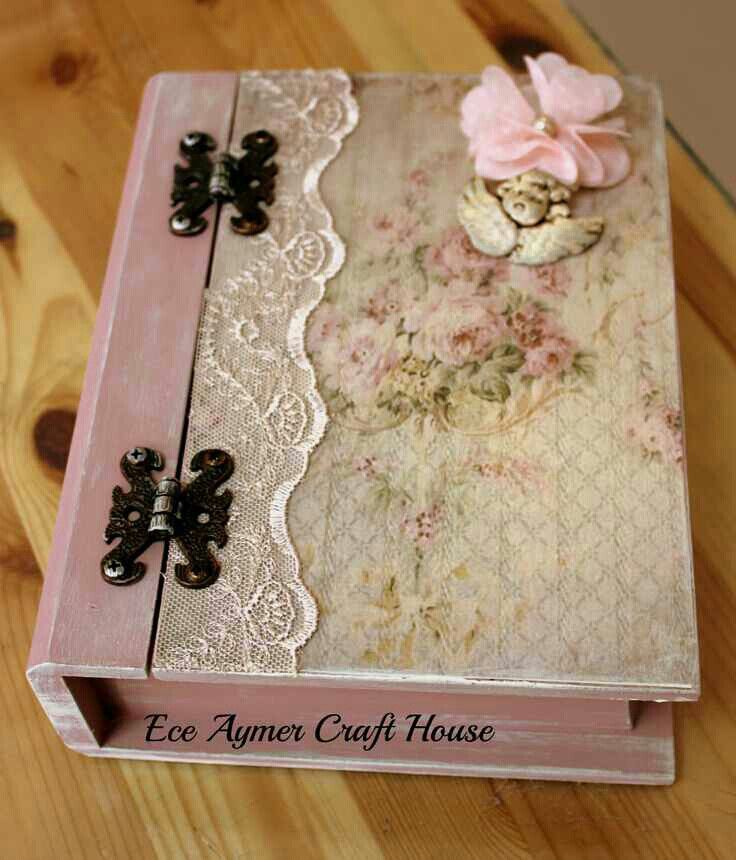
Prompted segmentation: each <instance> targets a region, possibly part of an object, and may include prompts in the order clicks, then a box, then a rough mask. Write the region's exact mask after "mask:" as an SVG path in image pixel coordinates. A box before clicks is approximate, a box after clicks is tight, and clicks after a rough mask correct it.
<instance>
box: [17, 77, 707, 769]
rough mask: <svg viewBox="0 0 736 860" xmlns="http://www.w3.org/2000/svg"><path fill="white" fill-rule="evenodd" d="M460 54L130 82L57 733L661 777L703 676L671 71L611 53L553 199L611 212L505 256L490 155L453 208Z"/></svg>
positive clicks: (83, 409) (58, 606)
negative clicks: (389, 66) (447, 69)
mask: <svg viewBox="0 0 736 860" xmlns="http://www.w3.org/2000/svg"><path fill="white" fill-rule="evenodd" d="M476 84H477V78H474V77H473V78H471V77H469V76H439V75H417V76H408V75H389V76H378V75H355V76H351V77H349V76H347V75H345V74H344V73H342V72H339V71H331V72H329V71H328V72H264V73H253V72H247V73H243V74H242V75H236V74H229V73H228V74H164V75H159V76H157V77H156V78H154V79H152V81H151V82H150V83H149V84H148V86H147V88H146V92H145V96H144V100H143V106H142V110H141V117H140V122H139V126H138V130H137V133H136V137H135V142H134V146H133V152H132V156H131V162H130V168H129V171H128V176H127V179H126V182H125V188H124V192H123V200H122V206H121V210H120V217H119V220H118V225H117V229H116V232H115V237H114V241H113V246H112V251H111V256H110V263H109V267H108V271H107V276H106V280H105V286H104V291H103V295H102V301H101V306H100V310H99V316H98V321H97V326H96V330H95V336H94V342H93V346H92V351H91V355H90V360H89V366H88V370H87V378H86V382H85V387H84V392H83V395H82V401H81V405H80V409H79V414H78V419H77V426H76V429H75V434H74V440H73V445H72V450H71V454H70V459H69V465H68V469H67V474H66V479H65V482H64V489H63V493H62V499H61V505H60V510H59V516H58V522H57V526H56V532H55V536H54V543H53V549H52V553H51V557H50V560H49V565H48V574H47V579H46V584H45V588H44V592H43V597H42V601H41V606H40V611H39V619H38V626H37V629H36V634H35V638H34V641H33V647H32V652H31V656H30V663H29V669H28V677H29V680H30V682H31V684H32V686H33V688H34V690H35V692H36V694H37V696H38V698H39V700H40V702H41V703H42V705H43V707H44V709H45V710H46V713H47V714H48V716H49V718H50V720H51V721H52V722H53V724H54V726H55V727H56V729H57V731H58V732H59V734H60V735H61V737H62V739H63V740H64V742H65V743H67V744H68V745H69V746H70V747H72V748H74V749H76V750H79V751H80V752H84V753H87V754H91V755H99V756H120V757H140V758H165V759H171V760H186V761H210V762H213V761H219V762H223V763H229V764H276V765H287V766H305V767H329V768H344V769H358V770H363V769H366V770H369V769H375V770H389V771H408V772H437V773H454V774H468V775H477V776H515V777H535V778H549V779H579V780H591V781H604V782H605V781H609V782H640V783H667V782H671V781H672V779H673V778H674V752H673V737H672V719H671V707H672V705H671V702H672V701H678V700H692V699H695V698H697V696H698V692H699V677H698V658H697V635H696V628H695V616H694V596H693V586H692V572H691V548H690V536H689V526H688V511H687V489H686V480H685V469H684V446H683V438H682V428H681V419H680V409H681V394H680V378H679V369H678V354H677V333H676V323H675V316H674V288H673V274H672V263H671V250H670V233H669V202H668V192H667V177H666V164H665V153H664V137H663V120H662V112H661V106H660V100H659V96H658V94H657V91H656V88H655V87H654V86H653V85H651V84H649V83H647V82H643V81H641V80H639V79H635V78H630V79H626V80H624V81H622V82H621V85H622V87H623V101H622V103H621V106H620V107H619V109H618V113H619V114H620V115H621V116H622V117H623V118H624V119H625V122H626V125H627V128H628V132H629V134H630V137H629V138H628V139H627V140H626V141H625V147H626V152H627V153H628V155H629V157H630V160H631V165H630V171H629V172H628V175H627V176H626V178H624V179H623V181H620V182H617V184H614V185H611V187H600V188H595V189H593V190H579V191H576V193H575V195H574V199H573V200H572V201H571V205H572V209H573V211H574V213H575V214H577V215H584V216H586V217H588V222H586V223H590V221H591V219H592V220H595V217H597V216H602V217H603V218H604V219H605V226H604V228H603V232H602V235H600V238H599V240H598V241H596V242H595V243H594V244H593V246H592V247H590V248H588V249H587V250H584V251H583V252H582V253H574V255H572V256H568V257H567V258H566V259H563V260H560V261H556V262H547V263H544V264H543V265H528V264H527V263H529V262H530V261H529V260H526V261H522V262H518V260H519V259H520V258H519V256H518V255H519V253H520V251H519V249H521V253H522V254H523V252H524V248H526V253H527V254H530V253H531V251H530V250H529V249H530V248H533V247H536V246H535V245H533V242H532V239H531V238H529V239H528V240H525V241H526V244H524V243H523V242H522V241H521V240H519V244H518V245H517V250H515V251H514V252H513V253H512V254H511V256H510V257H509V256H508V255H506V256H504V255H489V254H487V253H481V252H480V251H479V250H478V246H477V243H476V239H477V236H475V235H474V233H473V229H475V228H474V226H473V225H476V227H478V230H480V229H481V227H482V228H483V229H484V230H486V232H487V231H488V230H490V229H492V230H495V231H496V232H495V233H493V235H494V236H497V235H499V234H498V230H503V229H506V228H507V227H509V225H511V221H508V223H507V222H504V223H503V224H502V225H501V226H500V227H499V223H500V222H499V223H496V222H494V224H495V226H493V227H492V228H490V227H488V224H487V223H486V222H485V221H483V217H484V214H483V213H487V212H490V211H491V209H492V210H493V212H496V211H497V212H499V213H500V212H501V203H500V202H496V199H494V200H491V199H490V198H491V197H492V196H493V194H492V191H489V189H491V186H490V185H488V184H483V185H482V186H478V185H475V186H473V185H472V183H471V185H469V186H467V187H468V189H470V190H469V191H467V192H466V195H467V194H470V195H471V197H472V199H471V200H470V203H468V202H467V200H468V198H467V196H466V203H465V204H461V206H460V210H458V199H459V198H460V197H461V194H462V192H463V188H464V187H466V183H467V182H468V180H470V179H471V177H472V176H473V164H472V162H471V160H470V159H469V158H468V145H467V141H466V139H465V137H464V135H463V132H462V131H461V128H460V124H459V110H460V105H461V103H462V102H463V99H464V98H465V97H466V95H467V93H468V91H469V90H470V89H471V88H472V87H474V86H475V85H476ZM510 98H516V96H515V94H511V96H510ZM533 128H535V129H541V131H542V132H543V133H544V134H545V135H547V136H548V137H549V139H550V140H552V141H563V142H564V139H563V137H562V134H563V133H566V132H565V129H564V128H563V129H562V130H559V129H557V128H556V126H554V124H553V123H552V122H551V120H549V118H548V117H546V116H542V117H541V118H538V119H537V120H535V124H534V126H533ZM195 131H196V132H197V133H194V132H195ZM466 131H467V129H466ZM525 133H526V132H525ZM208 135H209V137H208ZM580 135H581V137H582V138H583V144H582V145H583V146H584V147H585V150H583V149H581V150H580V151H579V153H578V155H579V161H580V164H581V167H580V170H581V177H582V175H583V170H584V169H587V170H588V172H589V173H590V171H592V170H593V167H594V166H595V163H594V162H590V163H589V164H588V165H587V168H585V164H584V159H585V158H593V159H594V158H595V157H596V155H595V154H596V152H598V150H596V149H595V146H594V145H593V143H592V142H591V141H592V139H593V135H594V132H591V133H590V135H591V136H590V137H589V138H585V137H584V134H583V133H582V132H581V133H580ZM247 136H249V137H247ZM612 137H613V132H611V133H610V134H606V133H605V132H603V133H601V137H600V142H601V144H602V146H603V149H601V150H600V153H602V155H601V158H602V160H604V161H605V158H607V157H608V154H610V153H606V152H604V151H603V150H605V149H606V147H607V146H609V145H610V152H613V144H612V143H611V138H612ZM535 140H536V138H535ZM585 140H587V141H588V143H589V144H590V147H589V152H588V151H587V150H588V147H587V145H586V144H585ZM595 143H596V145H598V141H595ZM276 146H277V147H278V149H277V151H276V152H275V155H273V149H274V148H275V147H276ZM552 146H553V144H550V147H552ZM527 149H529V148H527ZM223 151H229V152H230V153H231V155H230V156H227V155H226V156H221V155H220V156H218V155H217V153H219V152H223ZM534 151H536V150H534ZM550 151H552V150H550ZM590 152H592V153H593V155H592V156H591V155H590ZM272 156H273V157H272ZM604 156H605V158H604ZM524 157H525V158H526V156H524ZM576 157H577V156H576ZM522 160H523V159H522ZM274 162H275V164H276V165H277V167H278V173H277V174H276V175H275V177H274V175H273V174H274V171H273V170H272V169H271V167H270V165H271V164H273V163H274ZM177 163H178V164H179V165H180V166H179V168H178V171H177V183H176V188H175V207H174V209H172V208H171V203H170V193H171V187H172V176H173V168H174V164H177ZM591 165H593V166H591ZM524 169H526V167H525V168H524ZM509 175H511V174H509ZM571 184H574V183H571ZM581 184H585V183H581ZM593 184H595V183H593ZM598 184H599V185H604V184H608V183H603V182H600V183H598ZM555 188H558V190H559V186H556V185H554V184H553V183H550V184H549V186H544V188H541V192H540V193H542V194H543V195H544V194H546V193H547V191H549V194H548V195H547V197H545V199H544V201H543V202H544V203H545V205H547V204H549V205H554V204H555V200H557V201H559V199H560V198H559V197H558V198H555V196H554V195H555V193H556V192H555ZM473 189H474V190H473ZM533 193H536V191H534V190H533ZM565 194H566V195H567V196H569V193H568V192H565ZM472 195H476V196H475V197H473V196H472ZM477 195H480V198H482V199H479V198H478V196H477ZM484 195H486V196H485V197H484ZM486 197H487V198H488V199H486ZM548 198H549V199H548ZM565 199H567V197H565ZM213 201H214V202H213ZM504 202H505V201H504ZM563 205H565V204H564V202H563ZM463 206H465V208H463ZM484 206H485V207H488V206H490V207H491V209H484V208H483V207H484ZM468 207H470V208H468ZM473 207H475V208H473ZM493 207H495V209H493ZM458 212H460V220H462V221H463V223H464V224H465V226H466V227H467V228H468V229H467V232H466V230H465V229H464V228H463V226H461V224H460V221H459V220H458V218H459V215H458ZM478 212H480V215H478ZM264 213H265V214H264ZM463 213H464V214H463ZM468 213H470V214H468ZM512 214H513V213H512ZM557 214H559V213H557ZM562 215H563V216H564V215H566V213H562ZM504 217H505V216H504ZM474 218H475V219H476V220H475V221H474V220H473V219H474ZM463 219H464V220H463ZM478 219H480V220H478ZM266 220H268V224H267V225H266ZM471 222H472V223H471ZM544 223H546V222H544ZM550 223H552V224H554V223H558V222H556V221H554V219H553V221H550ZM572 223H573V222H572V221H565V222H564V224H566V225H569V224H572ZM580 223H582V222H580ZM478 224H480V226H478ZM484 225H485V226H484ZM264 227H265V229H263V228H264ZM512 227H513V225H512ZM516 229H517V228H516V227H513V230H516ZM525 229H526V228H524V227H523V226H522V227H519V230H522V231H523V230H525ZM596 230H598V232H600V227H597V228H596ZM484 235H485V234H484ZM519 235H521V233H520V234H519ZM528 235H529V236H530V237H531V236H532V234H528ZM535 235H536V234H535ZM538 235H542V234H541V233H539V234H538ZM545 235H546V234H545ZM514 236H516V234H515V233H514ZM469 237H470V238H473V241H472V242H471V241H470V238H469ZM595 238H596V239H598V235H597V234H596V236H595ZM545 241H546V240H545ZM547 247H548V245H545V248H547ZM576 250H580V248H576ZM545 253H546V252H545ZM532 262H533V261H532ZM537 262H538V261H537ZM155 452H158V454H157V453H155ZM200 452H204V453H200ZM121 457H122V461H121ZM164 463H165V466H164ZM121 465H122V469H123V472H124V473H125V476H126V477H123V476H122V475H121V473H120V470H121ZM163 475H169V476H172V477H175V478H176V479H177V480H172V481H163V480H161V478H162V476H163ZM179 481H180V482H181V483H179ZM129 483H130V485H131V486H130V487H129V486H128V484H129ZM116 485H122V488H123V489H122V490H119V491H117V493H116V496H115V500H114V506H113V507H114V510H113V512H112V516H111V513H110V507H111V493H112V492H113V488H114V487H115V486H116ZM223 493H224V494H225V495H224V496H223V495H222V494H223ZM106 528H107V529H108V532H107V536H108V539H110V540H112V541H113V542H115V541H117V540H118V539H119V538H120V539H121V540H120V541H119V543H114V544H113V546H112V548H111V547H110V546H108V545H106V544H105V543H104V541H103V535H104V534H105V530H106ZM169 534H170V535H171V539H170V540H168V541H164V540H161V539H160V538H162V537H165V536H166V535H169ZM225 541H226V542H225ZM141 549H143V552H142V554H140V555H139V557H137V553H138V550H141ZM164 714H165V715H166V716H165V717H164V716H158V717H156V716H152V715H164ZM229 714H232V715H234V716H233V717H232V719H231V720H230V721H229V724H227V725H226V723H227V715H229ZM218 715H220V716H218ZM223 715H224V716H223ZM336 715H337V716H336ZM343 724H344V726H348V727H353V728H352V729H351V728H348V729H345V728H343ZM471 724H472V725H475V726H477V732H476V733H475V734H473V733H472V732H470V735H473V737H470V736H469V734H468V730H467V727H468V726H469V725H471ZM176 725H178V726H180V727H182V729H180V730H176V728H174V727H175V726H176ZM186 726H193V727H194V728H193V729H189V730H186V731H184V727H186ZM218 726H219V727H221V731H219V732H217V731H215V730H216V728H217V727H218ZM271 726H273V727H274V728H273V729H270V728H269V727H271ZM280 726H285V727H286V728H284V729H279V727H280ZM358 726H369V727H377V728H373V729H365V730H359V729H357V728H356V727H358ZM460 726H464V727H466V728H465V729H463V730H461V729H459V728H458V727H460ZM490 726H492V730H491V729H486V731H485V732H483V727H490ZM238 727H240V733H238ZM247 727H251V728H250V729H248V728H247ZM258 727H264V728H258ZM439 727H444V728H445V730H444V731H443V730H441V728H439ZM450 727H455V728H454V729H453V731H452V732H450V731H448V729H449V728H450ZM300 729H301V731H300Z"/></svg>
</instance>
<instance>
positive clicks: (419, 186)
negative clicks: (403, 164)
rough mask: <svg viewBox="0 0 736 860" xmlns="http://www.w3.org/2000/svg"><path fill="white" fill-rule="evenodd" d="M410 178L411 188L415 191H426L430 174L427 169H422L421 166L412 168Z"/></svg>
mask: <svg viewBox="0 0 736 860" xmlns="http://www.w3.org/2000/svg"><path fill="white" fill-rule="evenodd" d="M408 179H409V188H410V189H411V190H412V191H414V192H415V193H417V192H422V191H424V189H425V188H427V187H428V185H429V175H428V173H427V171H426V170H422V169H421V168H420V167H417V168H416V169H415V170H412V171H411V172H410V173H409V177H408Z"/></svg>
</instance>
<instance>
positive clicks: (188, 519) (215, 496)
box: [101, 448, 234, 588]
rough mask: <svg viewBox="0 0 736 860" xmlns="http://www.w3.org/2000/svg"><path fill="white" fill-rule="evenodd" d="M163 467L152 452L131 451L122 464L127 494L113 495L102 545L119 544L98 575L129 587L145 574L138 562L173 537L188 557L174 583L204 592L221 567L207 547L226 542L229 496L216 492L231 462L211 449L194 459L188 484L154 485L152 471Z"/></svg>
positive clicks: (117, 491) (171, 481) (168, 480)
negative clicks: (151, 548) (116, 541)
mask: <svg viewBox="0 0 736 860" xmlns="http://www.w3.org/2000/svg"><path fill="white" fill-rule="evenodd" d="M163 467H164V458H163V457H162V456H161V454H159V452H158V451H154V450H153V449H152V448H133V449H132V450H130V451H127V452H126V453H125V454H124V455H123V458H122V460H121V461H120V470H121V471H122V473H123V475H125V477H126V478H127V479H128V482H129V483H130V492H128V493H126V492H124V491H123V490H122V489H121V488H120V487H115V488H114V489H113V491H112V508H111V510H110V521H109V523H108V525H107V528H106V529H105V542H106V543H111V542H112V541H113V540H114V539H115V538H119V539H120V543H119V544H118V545H117V546H116V547H115V548H114V549H112V550H110V552H108V553H107V555H105V556H104V558H103V559H102V563H101V566H102V576H103V578H104V579H105V580H106V581H107V582H109V583H111V584H112V585H130V584H131V583H133V582H137V581H138V580H139V579H140V578H141V577H142V576H143V574H144V573H145V571H146V567H145V565H144V564H143V563H142V562H140V561H136V559H137V558H138V556H139V555H140V554H141V553H142V552H143V550H145V549H146V548H147V547H149V546H150V545H151V544H152V543H154V542H155V541H161V540H169V539H171V538H173V539H174V540H175V541H176V543H177V544H178V546H179V548H180V549H181V551H182V552H183V553H184V555H185V556H186V558H187V564H177V565H176V566H175V569H174V574H175V576H176V579H177V580H178V581H179V582H180V583H181V584H182V585H184V586H186V587H187V588H205V587H206V586H208V585H211V584H212V583H213V582H214V581H215V580H216V579H217V577H218V575H219V573H220V565H219V564H218V562H217V559H216V558H215V557H214V555H213V554H212V553H211V552H210V549H209V547H208V543H209V542H210V541H212V542H213V543H214V544H216V545H217V546H218V547H223V546H225V544H226V543H227V529H226V526H227V521H228V519H229V517H228V508H229V507H230V503H231V502H232V498H233V494H232V493H231V492H230V490H223V491H222V492H221V493H216V492H215V490H216V489H217V488H218V487H219V486H220V484H222V483H224V482H225V481H226V480H227V479H228V478H229V477H230V475H232V473H233V468H234V464H233V458H232V457H231V456H230V455H229V454H227V453H226V452H225V451H219V450H218V449H216V448H209V449H207V450H205V451H200V452H199V453H198V454H196V455H195V457H194V459H193V460H192V471H193V472H198V473H199V474H198V475H197V476H196V477H195V478H194V480H193V481H192V482H191V483H190V484H186V485H182V484H180V482H179V481H178V480H177V479H176V478H169V477H167V478H161V480H160V481H158V482H156V481H155V480H154V479H153V478H152V477H151V472H152V471H160V470H161V469H163Z"/></svg>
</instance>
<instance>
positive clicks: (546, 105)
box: [524, 55, 556, 116]
mask: <svg viewBox="0 0 736 860" xmlns="http://www.w3.org/2000/svg"><path fill="white" fill-rule="evenodd" d="M553 56H556V55H553ZM524 62H525V63H526V67H527V70H528V71H529V76H530V77H531V79H532V85H533V86H534V89H535V90H536V91H537V97H538V98H539V106H540V108H541V111H542V113H543V114H547V115H548V116H553V115H554V113H553V112H554V109H555V107H556V105H555V101H554V97H553V93H552V88H551V86H550V82H549V79H548V78H547V76H546V74H545V73H544V70H543V68H542V67H541V66H540V65H539V64H538V63H537V61H536V60H533V59H532V58H531V57H524Z"/></svg>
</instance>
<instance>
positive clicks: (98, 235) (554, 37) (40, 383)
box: [0, 0, 736, 860]
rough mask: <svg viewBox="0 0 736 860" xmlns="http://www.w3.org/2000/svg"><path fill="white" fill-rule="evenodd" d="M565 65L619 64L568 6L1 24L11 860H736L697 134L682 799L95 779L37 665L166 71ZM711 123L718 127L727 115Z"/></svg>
mask: <svg viewBox="0 0 736 860" xmlns="http://www.w3.org/2000/svg"><path fill="white" fill-rule="evenodd" d="M545 47H550V48H552V49H555V50H557V51H559V52H561V53H564V54H565V55H566V56H568V58H570V59H571V60H573V61H577V62H579V63H581V64H583V65H585V66H587V67H589V68H592V69H597V70H611V68H612V65H611V62H610V61H609V60H607V59H606V57H605V55H604V54H603V52H602V50H601V48H600V46H599V45H597V44H596V43H595V42H594V41H593V40H592V39H591V38H590V36H589V35H587V34H586V33H585V32H584V31H583V30H582V29H581V27H580V25H579V24H578V23H577V22H576V21H575V19H574V18H573V17H572V16H571V15H570V14H569V13H568V12H567V11H566V10H565V9H564V7H563V6H562V5H561V4H560V3H559V2H557V0H514V2H513V3H510V2H508V0H462V2H459V3H453V2H451V0H445V2H435V0H301V2H298V0H295V2H289V0H248V2H247V3H246V2H242V0H197V2H195V0H179V2H171V0H169V2H156V0H116V2H108V0H97V2H95V0H4V2H3V4H2V5H1V6H0V57H2V61H3V62H2V72H0V106H1V109H0V643H1V645H2V650H1V651H0V657H1V659H2V666H1V668H0V671H1V672H2V675H1V677H0V787H1V788H2V793H3V800H2V803H1V804H0V854H1V855H2V856H3V857H9V858H10V857H13V858H25V857H33V858H46V857H53V858H66V857H74V858H82V857H95V858H97V857H140V858H147V857H161V858H169V857H207V858H209V857H216V858H230V857H259V858H260V857H294V856H300V857H303V858H305V860H306V858H311V857H356V858H372V857H381V856H385V857H417V858H424V857H499V858H522V857H539V858H553V857H565V858H567V857H595V858H599V857H600V858H608V857H646V858H668V860H670V858H697V857H708V858H711V857H724V858H726V857H733V856H734V845H736V630H735V629H734V621H733V619H734V617H736V578H735V577H734V569H733V566H734V559H735V558H736V553H735V551H734V550H735V549H736V505H735V504H734V501H735V496H736V457H735V456H734V450H733V448H734V441H735V440H736V353H735V350H736V301H735V299H736V243H735V242H734V241H733V237H734V236H736V216H735V215H734V212H733V211H732V209H731V208H730V207H729V205H728V204H727V203H726V202H725V201H724V199H723V198H722V197H721V196H720V195H719V193H718V191H717V190H716V189H715V188H714V187H713V186H712V185H711V184H710V183H709V181H708V180H707V179H706V178H705V177H704V176H703V174H702V173H701V171H700V170H699V169H698V167H697V166H696V165H695V163H694V162H693V161H692V159H691V158H690V157H689V156H688V154H687V153H686V152H685V151H683V149H682V148H681V147H680V146H679V145H678V144H677V143H676V142H674V141H671V142H670V148H669V155H670V168H671V178H672V197H673V224H674V234H675V256H676V265H677V277H678V288H679V301H678V311H679V319H680V327H681V341H682V351H683V366H684V381H685V396H686V421H687V430H688V443H689V444H688V449H689V479H690V492H691V504H692V518H693V528H694V540H695V553H696V581H697V594H698V602H699V616H700V631H701V647H702V664H703V684H704V689H703V697H702V701H701V702H699V703H698V704H696V705H682V706H678V707H677V708H676V731H677V746H678V771H679V778H678V781H677V783H676V784H675V785H674V786H673V787H671V788H627V787H608V786H585V785H573V784H543V783H524V782H514V781H493V780H471V779H466V780H463V779H453V778H428V777H409V776H385V775H373V774H340V773H319V772H307V771H286V770H283V771H279V770H260V769H258V770H256V769H253V770H251V769H247V768H222V767H221V768H216V767H212V766H204V765H198V766H188V765H183V764H182V765H167V764H159V763H156V764H149V763H145V762H117V761H96V760H89V759H84V758H82V757H80V756H77V755H75V754H73V753H70V752H68V751H67V750H66V749H65V748H64V747H63V746H62V745H61V743H60V742H59V741H58V739H57V738H56V736H55V735H54V733H53V731H52V730H51V728H50V726H49V724H48V723H47V721H46V720H45V718H44V717H43V715H42V713H41V711H40V709H39V707H38V706H37V704H36V702H35V700H34V699H33V698H32V696H31V692H30V689H29V687H28V685H27V683H26V681H25V678H24V667H25V661H26V656H27V653H28V648H29V643H30V638H31V633H32V629H33V623H34V617H35V612H36V606H37V602H38V597H39V593H40V588H41V582H42V578H41V569H42V568H43V565H44V562H45V558H46V555H47V552H48V549H49V542H50V535H51V529H52V526H53V522H54V514H55V509H56V505H57V502H58V496H59V489H60V484H61V479H62V474H63V469H64V462H65V455H66V450H67V446H68V443H69V437H70V433H71V430H72V427H73V422H74V415H75V409H76V404H77V400H78V397H79V391H80V385H81V381H82V373H83V370H84V363H85V358H86V352H87V348H88V344H89V340H90V333H91V328H92V324H93V319H94V313H95V306H96V303H97V299H98V297H99V285H100V284H101V283H102V277H103V272H104V267H105V262H106V256H107V251H108V246H109V243H110V239H111V236H112V229H113V224H114V219H115V214H116V209H117V204H118V199H119V195H120V190H121V185H122V180H123V173H124V169H125V165H126V161H127V157H128V152H129V147H130V143H131V138H132V133H133V127H134V123H135V118H136V113H137V109H138V102H139V99H140V95H141V90H142V87H143V84H144V82H145V81H146V79H147V78H148V77H149V76H150V75H152V74H154V73H156V72H158V71H160V70H163V69H170V70H173V69H240V68H258V67H263V68H278V67H301V66H314V67H325V66H343V67H345V68H347V69H348V70H354V71H358V70H407V71H411V70H435V71H445V70H447V71H476V70H479V69H480V68H482V67H483V66H484V65H485V64H487V63H488V62H493V61H500V60H501V57H504V58H506V59H507V60H508V61H509V62H510V63H512V64H514V63H518V60H519V58H520V56H521V55H522V54H523V53H524V52H528V51H531V52H536V51H538V50H541V49H544V48H545ZM714 109H717V108H716V107H715V106H714Z"/></svg>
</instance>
